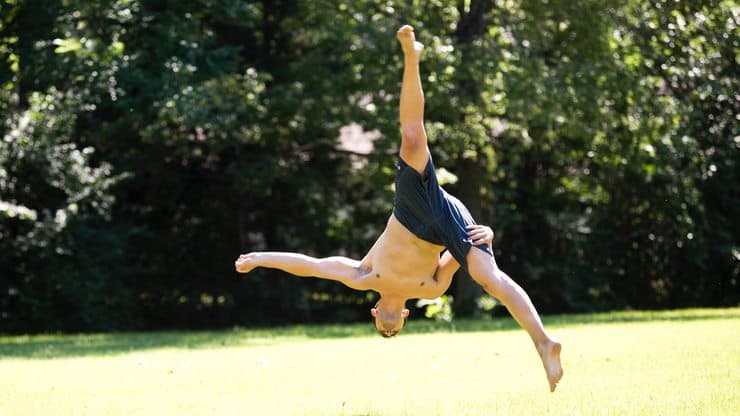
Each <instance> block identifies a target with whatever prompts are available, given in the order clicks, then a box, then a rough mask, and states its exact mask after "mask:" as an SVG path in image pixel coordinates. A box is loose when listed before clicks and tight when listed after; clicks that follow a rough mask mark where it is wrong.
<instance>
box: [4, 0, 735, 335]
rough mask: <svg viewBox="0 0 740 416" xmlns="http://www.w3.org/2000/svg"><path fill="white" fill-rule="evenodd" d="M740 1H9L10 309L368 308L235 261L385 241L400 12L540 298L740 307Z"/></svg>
mask: <svg viewBox="0 0 740 416" xmlns="http://www.w3.org/2000/svg"><path fill="white" fill-rule="evenodd" d="M739 20H740V10H739V8H738V6H737V4H736V2H734V1H701V0H694V1H679V0H662V1H661V0H659V1H655V2H645V1H641V0H627V1H620V2H616V1H607V0H588V1H586V0H582V1H571V0H547V1H545V0H495V1H494V0H488V1H486V0H449V1H445V0H407V1H389V0H386V1H381V0H358V1H328V0H311V1H309V0H263V1H239V0H197V1H187V2H185V1H159V0H95V1H87V0H84V1H83V0H57V1H51V0H0V137H2V140H1V141H0V332H11V333H18V332H38V331H111V330H143V329H162V328H221V327H229V326H237V325H238V326H266V325H277V324H288V323H303V322H312V323H313V322H353V321H362V320H367V321H368V322H369V319H370V318H369V313H368V308H369V307H370V306H371V305H372V304H373V303H374V301H375V300H376V294H374V293H373V292H367V293H364V292H355V291H352V290H350V289H347V288H345V287H343V286H342V285H340V284H337V283H335V282H326V281H320V280H318V279H298V278H294V277H289V276H287V275H286V274H284V273H282V272H277V271H271V270H264V269H260V270H257V271H255V272H253V273H251V274H250V275H248V276H246V277H243V276H241V275H238V274H237V273H236V272H235V271H234V260H235V259H236V258H237V257H238V255H239V254H241V253H245V252H249V251H254V250H264V249H270V250H290V251H299V252H303V253H306V254H310V255H314V256H328V255H346V256H351V257H355V258H361V257H362V256H364V254H365V253H366V251H367V250H368V249H369V248H370V246H371V245H372V243H373V241H374V240H375V239H376V238H377V236H378V235H379V233H380V232H381V231H382V229H383V226H384V225H385V221H386V220H387V218H388V216H389V214H390V212H391V209H392V203H393V189H392V187H391V186H392V183H393V179H394V173H395V171H394V164H395V160H396V154H397V152H398V146H399V142H400V137H399V126H398V113H397V105H398V95H399V92H400V81H401V68H402V66H401V64H402V62H401V54H400V48H399V46H398V45H397V43H396V40H395V32H396V30H397V29H398V27H400V26H401V25H402V24H405V23H409V24H412V25H413V26H414V27H415V29H416V36H417V39H418V40H420V41H421V42H423V43H424V44H425V45H426V49H425V52H424V56H423V60H422V67H421V69H422V74H423V82H424V88H425V93H426V104H427V105H426V119H427V129H428V133H429V136H430V145H431V150H432V154H433V157H434V159H435V162H436V164H437V165H438V167H440V168H443V169H442V173H443V176H444V178H443V179H444V181H445V183H446V185H445V187H446V188H447V189H448V190H449V191H450V192H451V193H453V194H455V195H457V196H459V197H460V199H462V200H463V201H464V202H465V203H466V204H467V205H468V207H469V208H470V209H471V211H472V212H473V214H474V216H475V217H476V218H477V220H478V221H479V222H480V223H484V224H488V225H490V226H491V227H492V228H493V229H494V230H495V232H496V240H495V242H494V248H495V254H496V256H497V260H498V263H499V265H500V266H501V268H502V269H504V270H505V271H507V272H508V273H509V274H510V275H511V276H512V277H513V278H514V279H515V280H517V281H518V282H520V284H521V285H522V286H523V287H524V288H525V289H526V290H527V292H528V293H529V294H530V296H531V297H532V298H533V300H534V303H535V304H536V305H537V307H538V308H539V309H540V311H541V312H544V313H568V312H586V311H599V310H613V309H655V308H679V307H688V306H731V305H737V304H738V302H739V301H740V296H739V290H738V279H739V278H740V210H739V209H738V207H740V176H739V175H740V131H739V129H738V123H739V121H740V97H739V96H738V91H740V82H739V81H738V73H740V72H739V71H738V64H739V63H740V55H739V52H740V47H739V45H738V43H739V40H738V39H739V37H738V21H739ZM481 293H482V292H480V290H479V289H478V288H477V286H476V285H475V284H474V283H472V281H471V280H470V279H469V278H467V277H466V276H462V275H460V276H457V278H456V279H455V281H454V283H453V286H452V287H451V289H450V291H449V295H451V297H453V298H454V302H453V303H452V304H451V305H452V310H453V312H454V314H455V315H456V316H462V317H464V316H471V315H472V316H486V315H487V314H491V313H505V312H503V310H502V309H500V308H494V309H493V311H491V303H490V302H488V301H486V300H485V299H483V300H481V298H480V295H481ZM409 306H413V305H411V304H410V305H409ZM417 312H418V311H417ZM422 314H423V313H422ZM422 314H419V313H417V314H416V315H417V317H418V316H421V315H422Z"/></svg>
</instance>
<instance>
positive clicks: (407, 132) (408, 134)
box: [401, 123, 427, 151]
mask: <svg viewBox="0 0 740 416" xmlns="http://www.w3.org/2000/svg"><path fill="white" fill-rule="evenodd" d="M401 143H402V144H403V146H405V147H406V148H407V149H408V150H410V151H413V150H420V151H421V150H426V145H427V143H426V132H425V131H424V125H423V124H421V123H407V124H402V125H401Z"/></svg>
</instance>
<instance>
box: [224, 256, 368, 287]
mask: <svg viewBox="0 0 740 416" xmlns="http://www.w3.org/2000/svg"><path fill="white" fill-rule="evenodd" d="M235 266H236V271H238V272H240V273H248V272H250V271H252V270H253V269H255V268H257V267H267V268H271V269H280V270H283V271H285V272H288V273H290V274H293V275H296V276H302V277H307V276H314V277H318V278H321V279H328V280H336V281H338V282H342V283H344V284H345V285H347V286H348V287H350V288H352V289H357V290H366V289H367V288H366V287H365V279H362V277H361V275H360V262H359V261H357V260H353V259H350V258H347V257H339V256H335V257H326V258H321V259H319V258H315V257H310V256H306V255H303V254H298V253H284V252H269V251H266V252H257V253H249V254H242V255H241V256H239V258H238V259H237V260H236V263H235Z"/></svg>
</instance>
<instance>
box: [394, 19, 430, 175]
mask: <svg viewBox="0 0 740 416" xmlns="http://www.w3.org/2000/svg"><path fill="white" fill-rule="evenodd" d="M396 37H397V38H398V42H399V43H400V44H401V49H403V64H404V66H403V83H402V84H401V100H400V104H399V113H400V119H401V158H402V159H403V160H404V161H405V162H406V163H407V164H408V165H409V166H411V167H412V168H413V169H414V170H416V171H417V172H419V173H423V172H424V168H425V167H426V164H427V161H428V160H429V150H428V149H427V134H426V131H425V130H424V92H423V90H422V88H421V77H420V75H419V58H420V57H421V51H422V49H423V48H424V46H423V45H422V44H421V43H419V42H416V37H415V36H414V29H413V28H412V27H411V26H409V25H406V26H403V27H401V28H400V29H398V32H397V33H396Z"/></svg>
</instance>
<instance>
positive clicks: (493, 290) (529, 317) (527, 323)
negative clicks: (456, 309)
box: [466, 247, 563, 391]
mask: <svg viewBox="0 0 740 416" xmlns="http://www.w3.org/2000/svg"><path fill="white" fill-rule="evenodd" d="M466 259H467V262H468V271H469V272H470V275H471V276H472V277H473V279H474V280H475V281H476V282H478V284H480V285H481V286H482V287H483V289H485V291H486V292H487V293H488V294H490V295H491V296H493V297H495V298H496V299H498V300H500V301H501V302H502V303H503V304H504V306H506V308H507V309H508V310H509V313H511V315H512V316H513V317H514V319H515V320H516V321H517V322H518V323H519V325H521V327H522V328H524V330H526V331H527V333H528V334H529V336H530V337H531V338H532V341H533V342H534V345H535V347H536V348H537V352H538V353H539V354H540V358H541V359H542V364H543V365H544V367H545V371H546V372H547V380H548V381H549V383H550V391H555V387H556V386H557V384H558V382H559V381H560V378H561V377H562V376H563V368H562V366H561V364H560V349H561V346H560V343H559V342H558V341H557V340H555V339H553V338H551V337H550V336H549V335H548V334H547V332H545V328H544V327H543V326H542V321H541V320H540V316H539V315H538V314H537V310H536V309H535V308H534V305H533V304H532V301H531V300H530V299H529V296H528V295H527V293H526V292H525V291H524V289H522V288H521V287H520V286H519V285H518V284H517V283H516V282H515V281H513V280H512V279H511V278H510V277H509V276H508V275H507V274H506V273H504V272H503V271H501V269H499V268H498V266H497V265H496V260H495V259H494V258H493V257H492V256H491V255H489V254H488V253H485V252H483V251H482V250H479V249H477V248H475V247H472V248H471V249H470V252H469V253H468V256H467V258H466Z"/></svg>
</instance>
